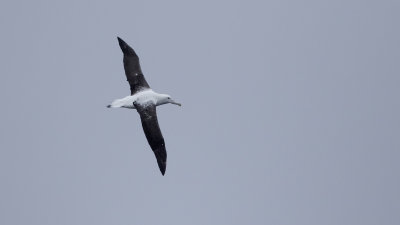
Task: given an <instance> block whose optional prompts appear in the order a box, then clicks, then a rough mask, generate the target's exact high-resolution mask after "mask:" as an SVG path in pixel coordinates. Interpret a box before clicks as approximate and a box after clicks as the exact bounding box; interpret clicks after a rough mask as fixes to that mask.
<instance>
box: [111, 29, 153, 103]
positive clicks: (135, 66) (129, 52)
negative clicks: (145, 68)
mask: <svg viewBox="0 0 400 225" xmlns="http://www.w3.org/2000/svg"><path fill="white" fill-rule="evenodd" d="M118 42H119V46H120V47H121V50H122V52H123V53H124V68H125V74H126V78H127V80H128V82H129V85H130V87H131V95H134V94H135V93H137V92H139V91H141V90H143V89H148V88H150V86H149V84H148V83H147V81H146V79H145V78H144V76H143V73H142V69H141V68H140V63H139V57H138V56H137V55H136V53H135V51H134V50H133V48H131V46H129V45H128V44H127V43H126V42H125V41H124V40H122V39H121V38H119V37H118Z"/></svg>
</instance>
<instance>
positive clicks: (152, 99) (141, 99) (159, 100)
mask: <svg viewBox="0 0 400 225" xmlns="http://www.w3.org/2000/svg"><path fill="white" fill-rule="evenodd" d="M134 102H135V103H136V104H140V105H143V106H145V105H146V104H154V105H156V106H159V105H162V104H166V103H173V104H177V105H180V104H179V103H176V102H174V101H173V100H172V99H171V97H170V96H169V95H166V94H159V93H157V92H154V91H153V90H152V89H146V90H143V91H140V92H138V93H136V94H134V95H129V96H126V97H124V98H121V99H116V100H114V101H113V102H112V103H111V105H109V107H110V108H128V109H135V106H134V104H133V103H134Z"/></svg>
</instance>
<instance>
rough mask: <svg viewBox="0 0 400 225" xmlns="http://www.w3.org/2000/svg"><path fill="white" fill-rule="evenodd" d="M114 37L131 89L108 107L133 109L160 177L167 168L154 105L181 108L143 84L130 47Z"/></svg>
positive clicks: (141, 75)
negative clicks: (168, 105)
mask: <svg viewBox="0 0 400 225" xmlns="http://www.w3.org/2000/svg"><path fill="white" fill-rule="evenodd" d="M117 38H118V42H119V46H120V47H121V50H122V52H123V53H124V69H125V75H126V78H127V80H128V83H129V86H130V88H131V95H128V96H126V97H124V98H121V99H116V100H114V101H113V102H112V103H111V104H110V105H108V106H107V107H108V108H128V109H136V110H137V112H138V113H139V115H140V119H141V121H142V127H143V130H144V134H145V136H146V138H147V141H148V142H149V145H150V147H151V149H152V150H153V152H154V155H155V156H156V159H157V163H158V167H159V168H160V171H161V174H162V175H164V174H165V169H166V167H167V151H166V149H165V142H164V138H163V136H162V133H161V130H160V126H159V125H158V120H157V111H156V106H159V105H163V104H167V103H171V104H175V105H179V106H181V104H180V103H178V102H175V101H174V100H173V99H172V98H171V96H169V95H167V94H159V93H157V92H155V91H153V90H152V89H151V88H150V86H149V84H148V83H147V81H146V79H145V78H144V75H143V73H142V69H141V68H140V63H139V57H138V56H137V55H136V53H135V51H134V50H133V48H132V47H131V46H129V45H128V44H127V43H126V42H125V41H123V40H122V39H121V38H119V37H117Z"/></svg>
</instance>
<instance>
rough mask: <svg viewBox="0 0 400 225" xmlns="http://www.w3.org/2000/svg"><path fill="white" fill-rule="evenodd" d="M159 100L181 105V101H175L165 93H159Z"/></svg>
mask: <svg viewBox="0 0 400 225" xmlns="http://www.w3.org/2000/svg"><path fill="white" fill-rule="evenodd" d="M159 102H160V103H161V104H167V103H171V104H174V105H179V106H182V104H181V103H178V102H176V101H175V100H173V99H172V98H171V96H169V95H166V94H162V95H161V99H160V100H159Z"/></svg>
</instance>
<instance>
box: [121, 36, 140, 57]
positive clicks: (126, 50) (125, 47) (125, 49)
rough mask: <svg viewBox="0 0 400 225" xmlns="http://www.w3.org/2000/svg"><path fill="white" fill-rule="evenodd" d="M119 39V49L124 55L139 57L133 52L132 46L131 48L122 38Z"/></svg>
mask: <svg viewBox="0 0 400 225" xmlns="http://www.w3.org/2000/svg"><path fill="white" fill-rule="evenodd" d="M117 39H118V43H119V47H120V48H121V50H122V52H123V53H124V55H130V56H136V57H137V55H136V53H135V51H134V50H133V48H132V47H131V46H129V45H128V44H127V43H126V42H125V41H124V40H122V39H121V38H120V37H117Z"/></svg>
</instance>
